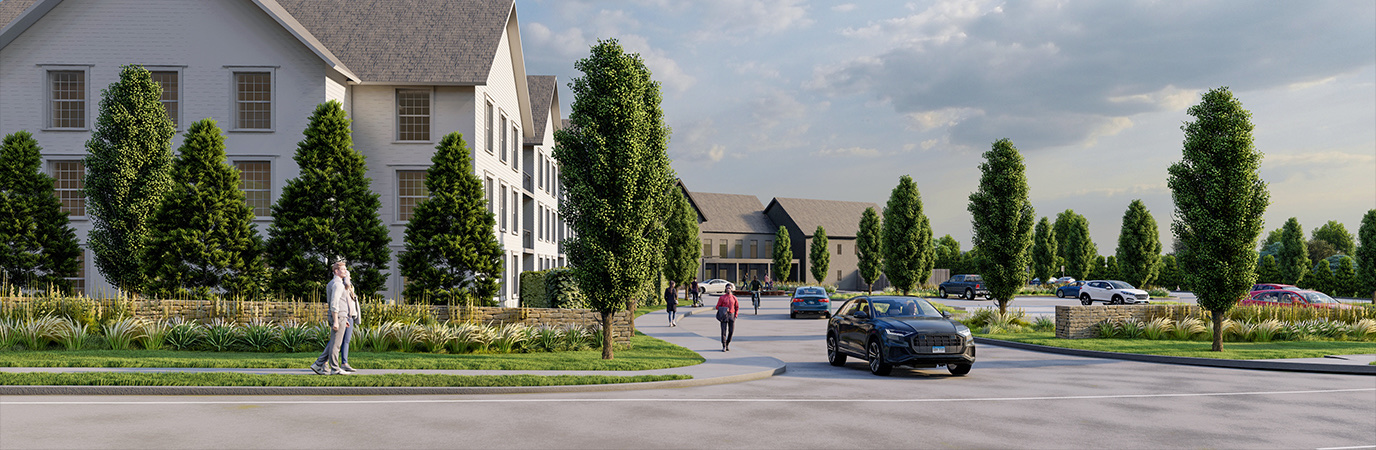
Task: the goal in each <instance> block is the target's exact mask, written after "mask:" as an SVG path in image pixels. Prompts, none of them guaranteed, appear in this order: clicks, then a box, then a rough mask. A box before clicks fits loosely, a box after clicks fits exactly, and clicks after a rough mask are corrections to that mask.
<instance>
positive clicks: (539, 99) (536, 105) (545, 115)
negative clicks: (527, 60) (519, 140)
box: [525, 75, 560, 145]
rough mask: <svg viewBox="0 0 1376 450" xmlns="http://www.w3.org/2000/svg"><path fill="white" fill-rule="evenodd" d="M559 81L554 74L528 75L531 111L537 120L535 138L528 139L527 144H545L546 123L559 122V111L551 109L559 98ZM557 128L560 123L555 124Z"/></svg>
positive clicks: (527, 82)
mask: <svg viewBox="0 0 1376 450" xmlns="http://www.w3.org/2000/svg"><path fill="white" fill-rule="evenodd" d="M558 83H559V82H558V81H557V80H556V79H555V78H554V75H527V76H526V85H528V86H530V113H531V115H532V116H534V117H533V119H534V120H535V130H534V134H535V138H534V139H526V142H525V145H545V142H544V141H545V124H546V123H547V122H554V123H555V124H558V123H559V119H560V118H559V116H558V111H557V110H551V109H550V107H551V105H553V104H554V102H556V101H557V99H558V98H559V97H558V94H557V93H556V88H557V86H558V85H559V84H558ZM554 106H555V107H557V106H558V105H554ZM555 128H556V129H557V128H558V125H555Z"/></svg>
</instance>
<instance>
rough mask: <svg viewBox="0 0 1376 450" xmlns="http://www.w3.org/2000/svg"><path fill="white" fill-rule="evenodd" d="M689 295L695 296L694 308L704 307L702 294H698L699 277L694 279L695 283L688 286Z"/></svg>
mask: <svg viewBox="0 0 1376 450" xmlns="http://www.w3.org/2000/svg"><path fill="white" fill-rule="evenodd" d="M688 295H691V296H693V306H702V293H701V292H698V277H693V283H692V284H689V285H688Z"/></svg>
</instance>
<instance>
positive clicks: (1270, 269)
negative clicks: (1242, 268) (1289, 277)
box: [1257, 255, 1281, 283]
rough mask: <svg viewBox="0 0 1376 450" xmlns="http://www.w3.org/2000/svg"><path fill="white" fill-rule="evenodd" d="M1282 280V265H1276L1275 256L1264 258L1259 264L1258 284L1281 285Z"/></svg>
mask: <svg viewBox="0 0 1376 450" xmlns="http://www.w3.org/2000/svg"><path fill="white" fill-rule="evenodd" d="M1280 280H1281V274H1280V265H1278V264H1276V257H1275V255H1265V256H1262V257H1261V262H1259V263H1257V282H1258V283H1280Z"/></svg>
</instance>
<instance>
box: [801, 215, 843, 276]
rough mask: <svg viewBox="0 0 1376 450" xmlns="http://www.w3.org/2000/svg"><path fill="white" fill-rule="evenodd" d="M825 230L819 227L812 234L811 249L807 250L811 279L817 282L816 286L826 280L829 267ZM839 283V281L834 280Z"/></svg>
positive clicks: (829, 255)
mask: <svg viewBox="0 0 1376 450" xmlns="http://www.w3.org/2000/svg"><path fill="white" fill-rule="evenodd" d="M827 245H828V244H827V230H826V229H825V228H822V226H821V225H818V226H817V229H816V230H815V231H813V232H812V248H811V249H808V260H810V262H811V264H809V266H811V269H812V279H814V280H817V284H824V283H825V281H826V279H827V267H828V266H830V265H831V252H830V251H828V249H827ZM836 281H838V282H839V281H841V280H836Z"/></svg>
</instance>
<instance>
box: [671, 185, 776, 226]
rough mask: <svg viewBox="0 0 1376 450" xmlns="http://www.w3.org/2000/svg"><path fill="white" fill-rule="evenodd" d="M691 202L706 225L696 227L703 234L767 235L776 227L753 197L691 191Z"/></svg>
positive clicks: (757, 200)
mask: <svg viewBox="0 0 1376 450" xmlns="http://www.w3.org/2000/svg"><path fill="white" fill-rule="evenodd" d="M692 195H693V200H694V202H695V203H697V207H698V210H699V211H701V212H702V215H703V217H706V218H707V221H706V222H703V223H700V224H698V229H699V230H700V231H703V232H718V233H769V234H774V232H775V231H776V230H778V227H777V226H775V225H774V221H772V220H769V217H767V216H765V215H764V208H763V206H764V204H762V203H760V199H759V198H758V197H755V196H753V195H740V194H712V193H707V192H694V193H693V194H692Z"/></svg>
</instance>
